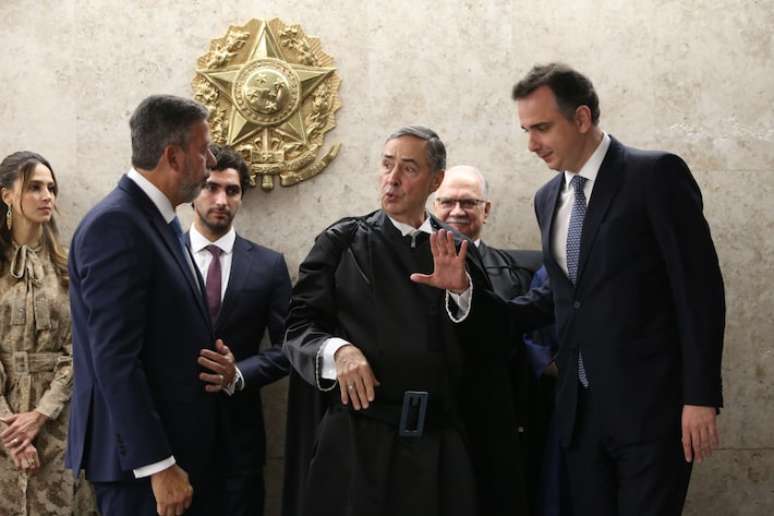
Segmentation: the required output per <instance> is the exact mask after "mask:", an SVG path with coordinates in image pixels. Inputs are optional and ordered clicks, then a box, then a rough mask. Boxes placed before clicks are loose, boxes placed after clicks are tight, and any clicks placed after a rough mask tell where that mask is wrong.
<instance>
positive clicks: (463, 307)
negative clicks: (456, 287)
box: [446, 271, 473, 323]
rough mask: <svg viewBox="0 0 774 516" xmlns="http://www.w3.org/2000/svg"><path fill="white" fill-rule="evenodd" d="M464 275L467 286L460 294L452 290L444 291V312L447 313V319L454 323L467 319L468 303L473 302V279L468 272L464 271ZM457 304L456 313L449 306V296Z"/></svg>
mask: <svg viewBox="0 0 774 516" xmlns="http://www.w3.org/2000/svg"><path fill="white" fill-rule="evenodd" d="M465 276H467V277H468V288H467V289H465V291H464V292H463V293H462V294H455V293H454V292H450V291H448V290H447V291H446V313H447V314H449V319H451V320H452V322H455V323H461V322H462V321H464V320H465V319H467V317H468V314H469V313H470V305H471V304H472V302H473V281H472V280H471V279H470V274H468V273H467V271H466V272H465ZM450 297H451V299H452V300H453V301H454V303H455V304H456V305H457V315H456V316H455V315H454V314H453V313H452V310H451V308H450V307H449V298H450Z"/></svg>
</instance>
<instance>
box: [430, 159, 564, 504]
mask: <svg viewBox="0 0 774 516" xmlns="http://www.w3.org/2000/svg"><path fill="white" fill-rule="evenodd" d="M491 210H492V202H491V201H490V199H489V187H488V184H487V181H486V178H485V177H484V175H483V174H482V173H481V171H479V170H478V169H477V168H476V167H472V166H469V165H458V166H454V167H450V168H449V169H447V170H446V174H445V175H444V179H443V182H442V183H441V186H440V187H439V188H438V190H437V191H436V192H435V196H434V200H433V214H434V215H435V216H436V217H438V218H439V219H440V220H441V221H442V222H444V223H446V224H448V225H449V226H450V227H451V228H452V229H455V230H457V231H459V232H460V233H462V234H463V235H465V236H466V237H468V238H469V239H470V240H471V241H473V243H474V244H475V245H476V248H477V249H478V252H479V254H480V255H481V260H482V262H483V264H484V268H485V269H486V273H487V276H489V280H490V281H491V282H492V288H493V289H494V292H495V293H496V294H497V295H498V296H500V297H501V298H502V299H503V300H505V301H508V300H510V299H513V298H515V297H518V296H521V295H523V294H525V293H526V292H527V291H528V290H529V289H530V285H531V284H533V283H535V282H534V281H533V274H535V272H536V271H537V270H538V269H540V267H541V265H542V263H543V257H542V253H541V252H540V251H532V250H515V249H497V248H494V247H489V246H488V245H486V243H484V240H483V239H482V238H481V235H482V232H483V229H484V226H485V225H486V223H487V221H488V219H489V215H490V213H491ZM541 274H542V276H541V278H542V280H541V281H538V282H537V284H539V285H542V283H544V281H545V271H543V272H542V273H541ZM513 322H514V327H513V331H512V334H511V336H510V342H511V343H512V348H513V349H512V351H511V356H510V373H511V385H512V389H513V402H514V410H515V413H516V427H515V428H513V431H514V432H516V433H518V436H519V442H520V444H521V455H522V462H520V463H518V464H514V467H518V466H521V467H522V468H523V471H524V476H525V481H526V482H525V486H526V490H527V493H528V500H529V514H534V515H540V516H554V515H557V516H558V515H559V514H569V507H568V504H567V503H564V504H562V501H563V500H562V498H563V495H565V492H566V491H567V486H566V485H565V484H566V482H563V481H562V480H564V477H566V475H564V474H563V471H561V468H562V461H561V457H560V453H559V451H560V450H559V445H558V439H557V438H556V436H555V429H553V425H551V424H550V423H551V419H552V415H553V407H554V396H555V392H554V391H555V384H556V376H557V374H556V365H555V364H554V363H553V360H554V355H555V353H556V349H555V344H556V342H555V337H554V333H555V328H554V326H553V325H551V326H546V327H544V328H540V329H539V330H536V331H534V332H531V333H529V334H527V335H523V333H522V332H520V331H519V328H518V325H517V324H516V321H515V320H513ZM552 344H553V345H554V346H552ZM552 432H553V433H552ZM547 446H548V447H549V449H547ZM560 484H561V485H560Z"/></svg>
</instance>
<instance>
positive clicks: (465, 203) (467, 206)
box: [435, 197, 487, 211]
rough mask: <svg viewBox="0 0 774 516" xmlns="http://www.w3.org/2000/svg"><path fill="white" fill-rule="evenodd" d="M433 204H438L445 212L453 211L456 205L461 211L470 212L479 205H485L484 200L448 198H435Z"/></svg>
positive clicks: (485, 201)
mask: <svg viewBox="0 0 774 516" xmlns="http://www.w3.org/2000/svg"><path fill="white" fill-rule="evenodd" d="M435 202H436V203H438V204H439V205H440V206H441V207H442V208H444V209H447V210H453V209H454V208H455V207H456V206H457V204H459V205H460V208H462V209H463V210H466V211H467V210H472V209H473V208H475V207H476V206H478V205H479V204H486V203H487V200H486V199H475V198H473V199H470V198H468V199H459V198H458V199H452V198H450V197H436V198H435ZM447 203H450V204H449V205H448V206H445V204H447Z"/></svg>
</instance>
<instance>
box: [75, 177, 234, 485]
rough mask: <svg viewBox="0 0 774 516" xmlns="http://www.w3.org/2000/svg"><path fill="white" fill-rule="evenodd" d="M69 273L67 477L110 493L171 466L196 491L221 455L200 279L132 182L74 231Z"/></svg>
mask: <svg viewBox="0 0 774 516" xmlns="http://www.w3.org/2000/svg"><path fill="white" fill-rule="evenodd" d="M69 271H70V303H71V308H72V319H73V368H74V378H75V385H74V388H73V396H72V403H71V413H70V428H69V433H68V444H67V456H66V462H67V465H68V466H69V467H70V468H71V469H73V470H74V471H76V472H78V471H80V469H81V468H83V469H85V470H86V476H87V478H89V479H90V480H94V481H102V482H110V481H120V480H129V479H133V478H134V476H133V474H132V470H133V469H136V468H139V467H141V466H147V465H149V464H153V463H155V462H158V461H160V460H162V459H165V458H167V457H169V456H170V455H174V457H175V459H176V460H177V462H178V464H180V465H181V467H182V468H183V469H185V470H186V471H187V472H188V474H189V475H190V477H191V481H192V484H193V487H194V489H198V488H199V486H201V485H203V483H206V482H209V480H210V475H212V474H213V473H216V472H215V471H212V469H211V463H210V460H211V459H212V458H213V457H214V456H217V455H218V454H219V453H218V450H219V448H218V441H217V439H216V437H217V433H218V421H219V399H220V395H212V394H210V393H207V392H205V390H204V384H203V383H202V382H201V381H200V380H199V378H198V375H199V372H200V369H199V366H198V364H197V358H198V357H199V351H200V350H201V349H202V348H208V347H209V348H212V347H213V343H214V340H215V339H214V335H213V330H212V326H211V324H210V318H209V315H208V312H207V307H206V305H205V303H204V299H203V296H202V294H201V290H200V289H201V288H203V287H202V286H201V284H200V285H198V286H197V282H199V281H200V280H199V278H198V275H197V276H194V273H193V271H192V270H191V268H190V266H189V264H188V263H187V262H186V261H185V256H184V254H183V250H182V247H181V244H180V242H179V241H178V240H177V238H176V237H175V236H174V233H173V232H172V231H171V229H170V228H169V227H168V226H167V224H166V223H165V221H164V220H163V218H162V217H161V214H160V213H159V211H158V209H157V208H156V207H155V205H154V204H153V203H152V201H151V200H150V199H149V198H148V197H147V196H146V195H145V193H144V192H143V191H142V190H141V189H140V188H139V187H138V186H137V185H136V184H135V183H134V182H133V181H132V180H130V179H128V178H127V177H123V178H121V181H120V182H119V184H118V187H117V188H116V189H115V190H113V192H111V193H110V194H109V195H108V196H107V197H106V198H105V199H103V200H102V201H100V202H99V203H98V204H97V205H96V206H95V207H94V208H93V209H92V210H91V211H89V213H88V214H87V215H86V216H85V217H84V219H83V220H82V221H81V223H80V224H79V226H78V229H77V230H76V232H75V235H74V237H73V243H72V247H71V249H70V258H69ZM194 428H195V429H196V431H195V432H192V431H191V429H194Z"/></svg>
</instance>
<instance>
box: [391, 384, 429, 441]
mask: <svg viewBox="0 0 774 516" xmlns="http://www.w3.org/2000/svg"><path fill="white" fill-rule="evenodd" d="M429 400H430V393H429V392H427V391H406V392H405V393H403V409H402V410H401V413H400V427H399V428H398V435H400V436H401V437H422V434H423V433H424V430H425V416H426V415H427V403H428V401H429ZM415 415H416V419H414V416H415Z"/></svg>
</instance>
